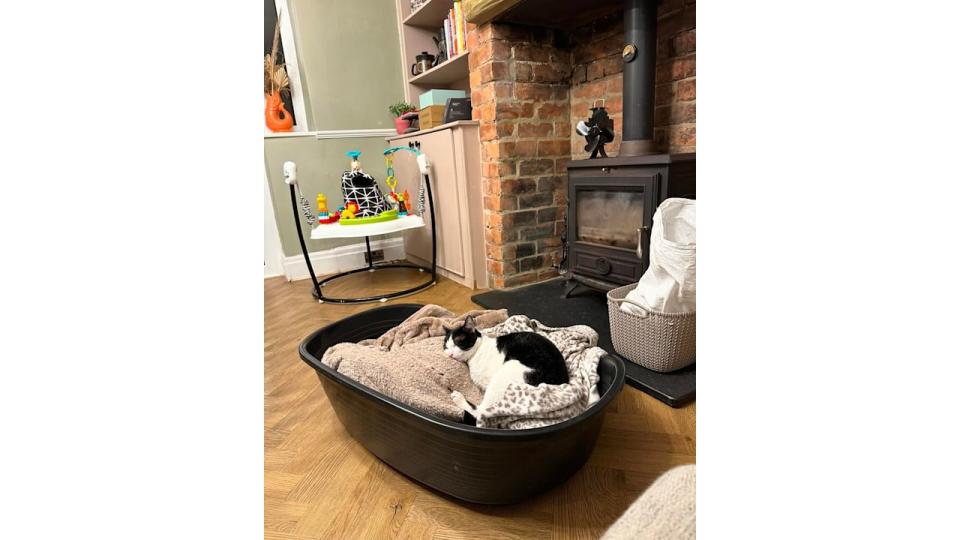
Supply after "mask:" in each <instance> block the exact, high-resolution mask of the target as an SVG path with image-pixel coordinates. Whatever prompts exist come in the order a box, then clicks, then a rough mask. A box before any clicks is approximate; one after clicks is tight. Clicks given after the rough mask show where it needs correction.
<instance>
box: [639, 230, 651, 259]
mask: <svg viewBox="0 0 960 540" xmlns="http://www.w3.org/2000/svg"><path fill="white" fill-rule="evenodd" d="M648 230H650V227H647V226H646V225H641V226H640V228H639V229H637V257H640V259H643V231H648Z"/></svg>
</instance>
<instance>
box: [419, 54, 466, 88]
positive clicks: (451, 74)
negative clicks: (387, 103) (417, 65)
mask: <svg viewBox="0 0 960 540" xmlns="http://www.w3.org/2000/svg"><path fill="white" fill-rule="evenodd" d="M468 54H470V53H469V52H463V53H460V54H459V55H457V56H454V57H453V58H451V59H449V60H447V61H446V62H444V63H442V64H440V65H439V66H434V67H432V68H430V69H429V70H427V71H425V72H423V73H421V74H419V75H417V76H416V77H411V78H410V81H409V82H410V84H415V85H417V86H433V85H445V84H450V83H454V82H457V81H462V80H463V79H466V78H469V77H470V64H469V62H467V55H468Z"/></svg>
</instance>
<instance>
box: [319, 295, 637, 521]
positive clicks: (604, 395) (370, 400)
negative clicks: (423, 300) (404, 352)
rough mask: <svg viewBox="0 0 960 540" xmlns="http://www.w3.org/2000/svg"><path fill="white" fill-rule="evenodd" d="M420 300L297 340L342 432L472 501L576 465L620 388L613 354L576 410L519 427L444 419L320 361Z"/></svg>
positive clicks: (536, 485)
mask: <svg viewBox="0 0 960 540" xmlns="http://www.w3.org/2000/svg"><path fill="white" fill-rule="evenodd" d="M421 307H423V306H422V305H420V304H397V305H393V306H385V307H380V308H375V309H371V310H369V311H365V312H362V313H358V314H356V315H352V316H350V317H347V318H345V319H343V320H341V321H338V322H336V323H333V324H331V325H329V326H326V327H324V328H321V329H320V330H317V331H316V332H314V333H313V334H312V335H310V336H309V337H308V338H306V339H305V340H303V342H302V343H301V344H300V357H301V358H302V359H303V361H304V362H306V363H307V364H309V365H310V367H312V368H314V369H315V370H317V376H318V377H319V378H320V382H321V383H322V384H323V390H324V391H325V392H326V394H327V397H328V398H329V399H330V403H331V404H332V405H333V410H334V411H335V412H336V414H337V417H338V418H339V419H340V422H341V423H343V426H344V427H345V428H346V430H347V432H348V433H350V435H351V436H352V437H353V438H354V439H356V440H357V441H359V442H360V443H361V444H363V445H364V446H365V447H366V448H367V449H368V450H370V452H372V453H373V454H374V455H376V456H377V457H378V458H380V459H381V460H383V461H384V462H386V463H387V464H388V465H390V466H391V467H393V468H394V469H396V470H398V471H400V472H402V473H403V474H405V475H407V476H409V477H410V478H412V479H414V480H416V481H418V482H420V483H422V484H425V485H427V486H429V487H431V488H434V489H436V490H438V491H441V492H443V493H446V494H447V495H450V496H452V497H456V498H458V499H462V500H464V501H468V502H473V503H481V504H509V503H514V502H518V501H521V500H523V499H526V498H528V497H532V496H534V495H537V494H539V493H542V492H544V491H546V490H548V489H550V488H552V487H554V486H556V485H558V484H560V483H561V482H563V481H564V480H566V479H567V478H569V477H570V476H571V475H572V474H573V473H575V472H577V470H579V469H580V467H582V466H583V464H584V463H585V462H586V461H587V458H588V457H590V452H591V451H592V450H593V447H594V445H595V444H596V442H597V437H598V436H599V434H600V427H601V425H602V423H603V415H604V412H605V410H606V408H607V406H608V405H610V402H611V401H613V399H614V398H615V397H616V395H617V394H618V393H619V392H620V390H621V388H623V375H624V366H623V361H621V360H620V359H619V358H617V357H615V356H610V355H606V356H604V357H603V358H602V359H601V360H600V366H599V374H600V383H599V390H600V401H599V402H597V403H595V404H594V405H593V406H592V407H590V408H589V409H587V410H586V411H585V412H584V413H583V414H581V415H579V416H578V417H576V418H571V419H570V420H567V421H565V422H561V423H559V424H554V425H552V426H547V427H543V428H536V429H525V430H498V429H487V428H478V427H474V426H468V425H465V424H458V423H456V422H451V421H449V420H446V419H443V418H440V417H437V416H434V415H431V414H427V413H424V412H421V411H418V410H416V409H413V408H411V407H409V406H407V405H404V404H403V403H400V402H399V401H396V400H394V399H392V398H389V397H387V396H385V395H383V394H381V393H379V392H377V391H375V390H372V389H370V388H367V387H366V386H364V385H362V384H360V383H357V382H355V381H353V380H351V379H349V378H347V377H345V376H343V375H340V374H339V373H337V372H336V371H335V370H333V369H331V368H329V367H327V366H325V365H323V364H322V363H321V362H320V359H321V358H323V353H324V352H325V351H326V350H327V348H328V347H330V346H331V345H334V344H336V343H342V342H347V341H350V342H356V341H360V340H362V339H368V338H376V337H379V336H380V335H382V334H383V333H384V332H386V331H387V330H389V329H390V328H392V327H394V326H396V325H398V324H400V323H401V322H403V321H404V320H405V319H406V318H407V317H409V316H410V315H412V314H413V313H414V312H416V311H417V310H418V309H420V308H421Z"/></svg>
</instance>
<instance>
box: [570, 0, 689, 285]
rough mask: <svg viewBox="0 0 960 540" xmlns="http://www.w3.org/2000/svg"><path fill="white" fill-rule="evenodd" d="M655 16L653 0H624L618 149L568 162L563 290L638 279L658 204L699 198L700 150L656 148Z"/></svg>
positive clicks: (655, 10)
mask: <svg viewBox="0 0 960 540" xmlns="http://www.w3.org/2000/svg"><path fill="white" fill-rule="evenodd" d="M656 22H657V2H656V0H627V1H626V2H625V9H624V40H625V42H626V44H625V46H624V49H623V61H624V67H623V140H622V142H621V144H620V155H619V156H618V157H615V158H598V159H585V160H576V161H570V162H569V163H568V164H567V174H568V177H569V182H568V186H569V187H568V189H569V192H568V198H567V200H568V201H569V203H568V204H569V207H568V209H567V234H566V237H567V262H568V264H567V267H568V269H569V270H568V272H567V279H568V280H569V283H568V286H567V289H566V292H565V293H564V296H566V295H568V294H569V293H570V292H571V291H572V290H573V288H574V287H576V286H577V285H578V284H584V285H588V286H590V287H594V288H597V289H600V290H610V289H613V288H616V287H619V286H621V285H626V284H628V283H635V282H637V281H638V280H639V279H640V276H641V275H642V274H643V272H644V271H645V270H646V269H647V266H648V264H649V261H650V258H649V246H650V228H651V226H652V223H653V213H654V212H655V211H656V209H657V206H658V205H659V204H660V203H661V202H663V200H664V199H667V198H670V197H687V198H696V163H697V162H696V154H692V153H691V154H657V153H654V150H653V86H654V81H655V74H654V68H655V57H656ZM638 248H639V250H638Z"/></svg>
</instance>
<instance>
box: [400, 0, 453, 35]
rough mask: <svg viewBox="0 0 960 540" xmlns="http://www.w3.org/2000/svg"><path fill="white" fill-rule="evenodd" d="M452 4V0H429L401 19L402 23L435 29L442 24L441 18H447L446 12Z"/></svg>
mask: <svg viewBox="0 0 960 540" xmlns="http://www.w3.org/2000/svg"><path fill="white" fill-rule="evenodd" d="M452 6H453V2H452V0H430V1H429V2H427V3H426V4H424V5H422V6H420V9H418V10H416V11H414V12H413V13H411V14H410V15H407V17H406V18H405V19H403V24H405V25H407V26H417V27H420V28H428V29H430V30H436V29H437V28H440V27H442V26H443V20H444V19H446V18H447V12H448V11H449V10H450V8H451V7H452Z"/></svg>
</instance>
